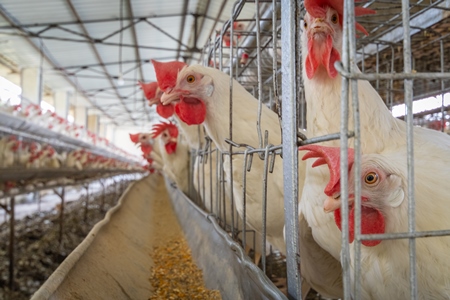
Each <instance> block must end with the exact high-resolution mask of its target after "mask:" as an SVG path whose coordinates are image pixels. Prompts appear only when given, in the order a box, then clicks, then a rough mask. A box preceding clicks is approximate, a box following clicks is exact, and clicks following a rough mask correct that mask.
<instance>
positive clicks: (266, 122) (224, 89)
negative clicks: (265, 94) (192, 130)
mask: <svg viewBox="0 0 450 300" xmlns="http://www.w3.org/2000/svg"><path fill="white" fill-rule="evenodd" d="M167 64H170V63H166V65H167ZM159 71H160V70H159V69H158V68H157V67H156V66H155V72H156V73H157V78H158V77H163V78H162V79H161V81H160V79H159V78H158V84H159V86H161V87H162V85H164V84H165V83H164V81H170V80H167V79H166V76H158V72H159ZM175 74H176V73H175ZM229 82H230V77H229V76H228V75H227V74H225V73H223V72H221V71H219V70H216V69H213V68H208V67H203V66H200V65H193V66H188V67H184V68H183V69H181V71H180V72H179V74H178V77H177V80H176V86H174V85H173V83H172V84H169V89H163V90H166V91H167V92H165V93H164V94H163V96H162V97H161V102H162V103H163V104H165V105H167V104H169V103H171V102H173V101H179V102H178V103H177V105H176V107H175V111H176V112H177V114H178V116H179V117H180V119H181V120H182V121H184V122H185V123H187V124H188V125H192V124H201V123H203V124H204V126H205V129H206V132H207V134H208V135H209V137H210V138H211V139H212V140H213V142H214V143H215V144H216V146H217V148H219V149H220V150H221V151H222V152H227V151H229V145H228V144H227V143H226V142H225V139H226V138H228V137H229V115H228V113H225V112H228V110H229V107H230V105H229V100H230V88H229ZM166 85H167V84H166ZM233 103H235V105H233V128H236V130H235V132H234V134H233V141H235V142H236V143H246V144H248V145H251V146H254V147H258V144H259V140H258V134H257V132H256V130H255V126H256V120H257V112H258V102H257V100H256V99H255V98H254V97H253V96H252V95H251V94H250V93H248V92H247V91H246V90H245V88H244V87H242V86H241V85H240V84H239V83H238V82H237V81H235V80H233ZM261 125H262V126H261V127H262V130H263V132H264V131H265V130H267V131H268V132H269V138H268V143H269V144H272V145H277V144H280V142H281V132H280V127H279V122H278V116H277V115H276V113H274V112H273V111H271V110H269V109H268V108H267V107H265V106H262V115H261ZM228 159H229V157H228V156H226V159H225V162H224V164H223V166H224V170H225V173H226V175H227V176H230V173H231V172H230V171H231V170H230V164H229V161H228V162H227V161H226V160H228ZM243 162H244V157H243V156H242V155H234V156H233V158H232V163H233V194H234V199H235V202H236V209H237V210H238V212H239V214H240V215H241V216H243V197H242V191H243V186H242V182H243V178H242V176H243V174H242V169H243ZM263 169H264V162H263V161H262V160H260V159H259V158H257V159H254V160H253V165H252V170H251V172H249V173H248V174H247V178H246V180H247V186H246V199H247V200H246V201H247V202H246V205H247V214H246V221H247V224H248V225H249V226H250V227H252V228H253V229H255V230H256V231H258V232H259V233H261V232H262V228H263V224H262V218H261V214H262V199H263V197H262V196H263V195H262V191H263V188H262V184H261V183H262V180H263ZM267 181H268V186H269V188H268V195H267V199H268V201H267V240H268V241H269V243H271V244H272V245H273V246H274V247H276V248H277V249H278V250H280V251H281V252H283V253H285V248H286V245H285V243H284V239H283V227H284V209H283V204H284V203H283V176H282V166H281V164H275V166H274V171H273V174H268V178H267ZM300 182H302V180H300Z"/></svg>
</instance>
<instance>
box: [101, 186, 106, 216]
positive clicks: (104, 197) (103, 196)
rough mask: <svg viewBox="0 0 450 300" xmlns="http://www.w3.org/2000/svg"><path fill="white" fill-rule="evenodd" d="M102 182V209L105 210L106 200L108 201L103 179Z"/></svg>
mask: <svg viewBox="0 0 450 300" xmlns="http://www.w3.org/2000/svg"><path fill="white" fill-rule="evenodd" d="M100 184H101V185H102V202H101V204H100V211H101V212H103V211H104V210H105V201H106V187H105V182H104V181H103V180H102V179H101V180H100Z"/></svg>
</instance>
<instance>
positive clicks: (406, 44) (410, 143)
mask: <svg viewBox="0 0 450 300" xmlns="http://www.w3.org/2000/svg"><path fill="white" fill-rule="evenodd" d="M402 15H403V19H402V20H403V63H404V65H403V69H404V72H405V73H406V74H408V73H411V72H412V66H411V30H410V27H409V20H410V18H409V0H402ZM404 85H405V105H406V131H407V137H406V144H407V152H406V153H407V154H406V156H407V162H408V231H409V233H413V232H415V227H416V215H415V214H416V207H415V205H416V201H415V197H414V140H413V137H414V131H413V130H414V128H413V126H414V124H413V118H414V115H413V80H411V79H405V80H404ZM409 268H410V274H409V275H410V278H409V280H410V282H409V284H410V291H411V295H410V299H411V300H416V299H417V278H416V240H415V238H414V237H412V238H410V239H409Z"/></svg>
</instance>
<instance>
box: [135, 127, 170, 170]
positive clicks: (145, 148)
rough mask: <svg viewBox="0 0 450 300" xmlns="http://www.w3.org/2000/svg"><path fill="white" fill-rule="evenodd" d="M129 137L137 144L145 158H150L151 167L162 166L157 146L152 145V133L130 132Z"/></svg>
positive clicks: (160, 167)
mask: <svg viewBox="0 0 450 300" xmlns="http://www.w3.org/2000/svg"><path fill="white" fill-rule="evenodd" d="M130 139H131V141H132V142H133V143H135V144H139V146H140V147H141V150H142V154H143V156H144V158H145V159H151V160H152V164H153V167H155V168H157V169H159V170H161V169H162V167H163V164H164V163H163V159H162V156H161V152H160V149H159V147H153V146H152V144H153V143H154V140H153V138H152V133H143V132H140V133H135V134H132V133H130Z"/></svg>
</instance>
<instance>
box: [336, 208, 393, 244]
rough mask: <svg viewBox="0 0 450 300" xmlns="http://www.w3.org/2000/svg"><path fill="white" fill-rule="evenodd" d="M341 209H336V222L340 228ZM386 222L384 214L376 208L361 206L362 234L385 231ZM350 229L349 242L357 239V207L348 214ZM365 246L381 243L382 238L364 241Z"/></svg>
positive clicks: (340, 228)
mask: <svg viewBox="0 0 450 300" xmlns="http://www.w3.org/2000/svg"><path fill="white" fill-rule="evenodd" d="M341 220H342V219H341V209H339V208H338V209H336V210H335V211H334V221H335V222H336V225H337V227H338V228H339V230H341V231H342V227H341ZM385 229H386V224H385V221H384V216H383V214H382V213H381V212H380V211H379V210H377V209H374V208H371V207H367V206H361V233H362V234H380V233H385ZM348 230H349V232H348V233H349V242H350V243H352V242H353V240H354V239H355V208H354V207H352V209H351V210H350V212H349V216H348ZM361 243H362V244H363V245H364V246H367V247H373V246H376V245H378V244H380V243H381V240H372V241H362V242H361Z"/></svg>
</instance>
